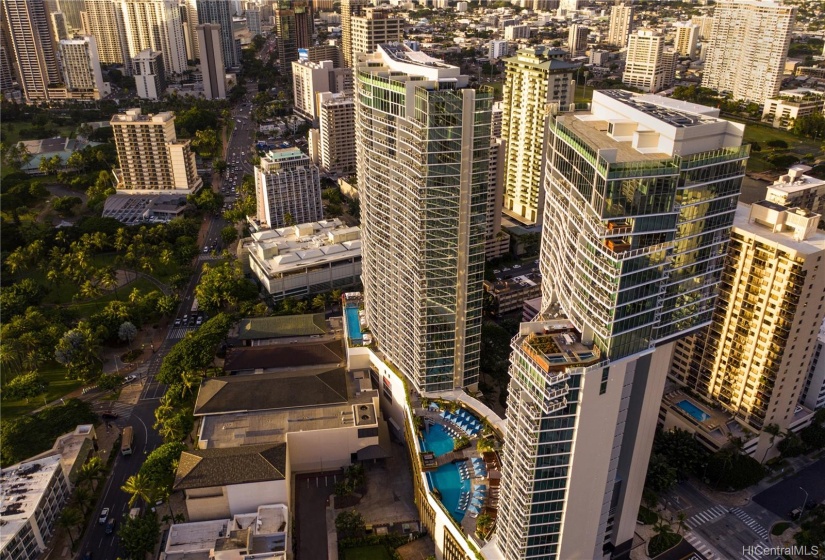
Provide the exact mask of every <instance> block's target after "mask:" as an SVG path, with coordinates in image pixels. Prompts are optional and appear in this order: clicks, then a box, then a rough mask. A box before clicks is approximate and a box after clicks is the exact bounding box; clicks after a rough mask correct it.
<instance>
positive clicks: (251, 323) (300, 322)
mask: <svg viewBox="0 0 825 560" xmlns="http://www.w3.org/2000/svg"><path fill="white" fill-rule="evenodd" d="M328 331H329V329H328V327H327V321H326V319H325V318H324V314H323V313H311V314H304V315H283V316H279V317H253V318H251V319H241V321H240V323H239V325H238V338H239V339H241V340H261V339H268V338H288V337H293V336H311V335H321V334H326V333H327V332H328Z"/></svg>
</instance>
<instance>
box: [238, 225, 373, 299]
mask: <svg viewBox="0 0 825 560" xmlns="http://www.w3.org/2000/svg"><path fill="white" fill-rule="evenodd" d="M240 253H241V254H240V255H239V258H241V260H242V261H243V262H244V264H247V265H248V267H249V270H250V271H251V272H252V274H254V275H255V277H256V278H257V279H258V281H259V282H260V283H261V284H262V285H263V287H264V288H265V289H266V290H267V292H269V294H270V296H271V297H272V299H273V300H275V301H279V300H282V299H284V298H287V297H303V296H306V295H309V294H313V293H319V292H326V291H329V290H334V289H339V288H345V287H348V286H352V285H354V284H357V283H358V281H359V278H360V276H361V230H360V228H358V227H347V226H345V225H344V224H343V223H342V222H341V221H340V220H337V219H336V220H330V221H323V222H314V223H304V224H299V225H297V226H292V227H285V228H279V229H266V230H262V231H258V232H256V233H253V234H252V235H251V236H250V237H248V238H245V239H244V240H242V241H241V251H240Z"/></svg>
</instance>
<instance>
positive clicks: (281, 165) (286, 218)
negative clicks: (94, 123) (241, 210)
mask: <svg viewBox="0 0 825 560" xmlns="http://www.w3.org/2000/svg"><path fill="white" fill-rule="evenodd" d="M255 191H256V193H257V202H258V216H257V217H258V221H259V222H261V223H262V224H265V225H267V226H269V227H271V228H282V227H285V226H289V225H295V224H305V223H307V222H317V221H318V220H321V219H323V218H324V207H323V204H322V201H321V175H320V174H319V172H318V167H317V166H316V165H313V164H312V162H311V161H310V160H309V157H307V155H306V154H305V153H303V152H302V151H301V150H299V149H298V148H285V149H283V150H273V151H271V152H269V153H268V154H266V155H265V156H264V157H262V158H261V163H260V164H259V165H258V166H257V167H256V168H255Z"/></svg>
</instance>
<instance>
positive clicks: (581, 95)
mask: <svg viewBox="0 0 825 560" xmlns="http://www.w3.org/2000/svg"><path fill="white" fill-rule="evenodd" d="M592 99H593V86H578V85H577V86H576V94H575V96H574V101H573V102H574V103H590V101H591V100H592Z"/></svg>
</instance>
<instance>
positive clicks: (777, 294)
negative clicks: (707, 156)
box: [671, 201, 825, 461]
mask: <svg viewBox="0 0 825 560" xmlns="http://www.w3.org/2000/svg"><path fill="white" fill-rule="evenodd" d="M820 217H821V216H820V215H819V214H814V213H813V212H809V211H808V210H805V209H803V208H796V207H790V208H789V207H785V206H781V205H779V204H776V203H775V202H769V201H761V202H756V203H754V204H753V205H751V206H747V205H745V204H740V205H739V208H738V210H737V214H736V221H735V222H734V227H733V233H732V234H731V242H730V248H729V249H728V260H727V262H726V263H725V268H724V270H723V272H722V281H721V283H720V290H719V299H718V301H717V303H716V309H715V311H714V314H713V322H712V323H711V325H710V326H709V327H708V328H707V329H706V330H705V331H703V332H702V333H701V334H700V335H699V336H697V337H696V340H695V341H694V343H693V345H692V353H691V358H690V361H689V363H688V366H687V367H686V368H681V367H674V368H673V369H672V372H671V374H672V375H673V376H674V377H675V378H676V379H677V380H678V381H679V382H680V383H682V384H684V385H687V386H688V387H690V388H691V389H693V390H694V391H695V394H697V395H699V396H702V397H704V398H705V399H707V400H709V401H711V402H714V403H718V404H720V405H721V406H722V407H723V408H725V409H726V410H728V411H729V412H730V413H731V414H732V415H733V416H734V417H735V418H736V419H737V420H738V421H739V422H741V423H742V424H744V425H746V426H747V427H748V428H749V429H751V430H753V431H756V432H757V433H759V432H761V431H763V430H764V429H765V427H766V426H768V425H769V424H775V425H776V426H778V427H779V429H780V431H782V432H784V431H786V430H787V429H788V427H789V424H790V423H791V421H793V420H794V415H795V408H796V406H797V404H798V402H799V399H800V396H801V394H802V391H803V389H804V385H805V381H806V374H807V373H808V368H809V365H810V362H811V359H812V357H813V353H814V350H815V349H816V339H817V335H818V334H819V327H820V325H821V324H822V319H823V317H825V310H823V308H822V297H823V294H825V274H823V268H825V262H823V256H825V233H822V232H817V224H818V223H819V219H820ZM674 366H676V362H674ZM772 439H773V438H772V437H770V435H769V434H764V437H762V438H761V440H760V442H759V443H758V444H757V447H756V450H755V451H754V457H755V458H756V459H757V460H759V461H763V460H764V459H767V458H770V457H769V455H768V453H769V452H770V450H771V448H773V445H772V442H771V441H770V440H772Z"/></svg>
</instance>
